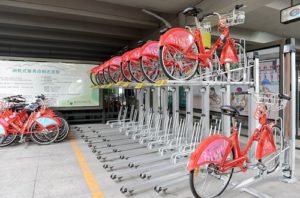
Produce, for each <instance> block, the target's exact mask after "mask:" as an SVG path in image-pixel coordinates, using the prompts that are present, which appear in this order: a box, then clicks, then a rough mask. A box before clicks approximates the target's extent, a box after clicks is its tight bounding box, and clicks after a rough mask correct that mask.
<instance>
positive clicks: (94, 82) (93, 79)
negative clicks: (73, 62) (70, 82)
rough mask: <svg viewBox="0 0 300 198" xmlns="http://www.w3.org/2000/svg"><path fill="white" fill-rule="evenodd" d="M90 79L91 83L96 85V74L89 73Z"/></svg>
mask: <svg viewBox="0 0 300 198" xmlns="http://www.w3.org/2000/svg"><path fill="white" fill-rule="evenodd" d="M90 80H91V82H92V84H93V85H97V78H96V75H94V74H93V73H90Z"/></svg>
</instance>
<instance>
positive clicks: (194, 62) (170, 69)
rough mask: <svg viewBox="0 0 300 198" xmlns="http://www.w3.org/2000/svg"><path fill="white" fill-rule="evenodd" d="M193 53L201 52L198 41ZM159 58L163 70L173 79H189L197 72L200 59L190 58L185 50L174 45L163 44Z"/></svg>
mask: <svg viewBox="0 0 300 198" xmlns="http://www.w3.org/2000/svg"><path fill="white" fill-rule="evenodd" d="M191 53H195V54H197V53H199V49H198V46H197V45H196V43H194V44H193V46H192V52H191ZM159 59H160V64H161V67H162V70H163V72H164V73H165V74H166V76H167V77H168V78H169V79H171V80H189V79H191V78H193V76H194V75H195V74H196V73H197V69H198V63H199V61H198V59H189V58H187V57H186V55H185V54H184V52H183V51H181V50H180V49H176V48H174V47H172V46H166V45H164V46H161V47H160V48H159Z"/></svg>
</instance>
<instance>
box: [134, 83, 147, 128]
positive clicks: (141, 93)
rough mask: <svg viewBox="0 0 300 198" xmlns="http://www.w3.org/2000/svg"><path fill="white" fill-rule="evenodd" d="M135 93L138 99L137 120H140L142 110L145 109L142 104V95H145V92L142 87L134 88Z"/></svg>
mask: <svg viewBox="0 0 300 198" xmlns="http://www.w3.org/2000/svg"><path fill="white" fill-rule="evenodd" d="M135 92H136V94H137V99H138V102H139V122H141V121H142V120H141V119H142V116H141V115H142V112H143V111H144V109H145V106H144V97H145V92H144V90H143V89H140V90H139V89H136V90H135Z"/></svg>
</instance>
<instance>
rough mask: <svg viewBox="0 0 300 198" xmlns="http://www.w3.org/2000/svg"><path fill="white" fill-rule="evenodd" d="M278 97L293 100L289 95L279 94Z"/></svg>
mask: <svg viewBox="0 0 300 198" xmlns="http://www.w3.org/2000/svg"><path fill="white" fill-rule="evenodd" d="M278 97H279V98H280V99H283V100H291V97H289V96H288V95H285V94H283V93H279V94H278Z"/></svg>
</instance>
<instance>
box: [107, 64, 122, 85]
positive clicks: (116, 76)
mask: <svg viewBox="0 0 300 198" xmlns="http://www.w3.org/2000/svg"><path fill="white" fill-rule="evenodd" d="M115 70H116V68H114V69H112V68H111V67H108V76H109V78H110V80H111V81H112V82H114V83H117V82H119V81H120V80H121V75H122V73H121V71H120V69H117V70H116V71H115Z"/></svg>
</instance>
